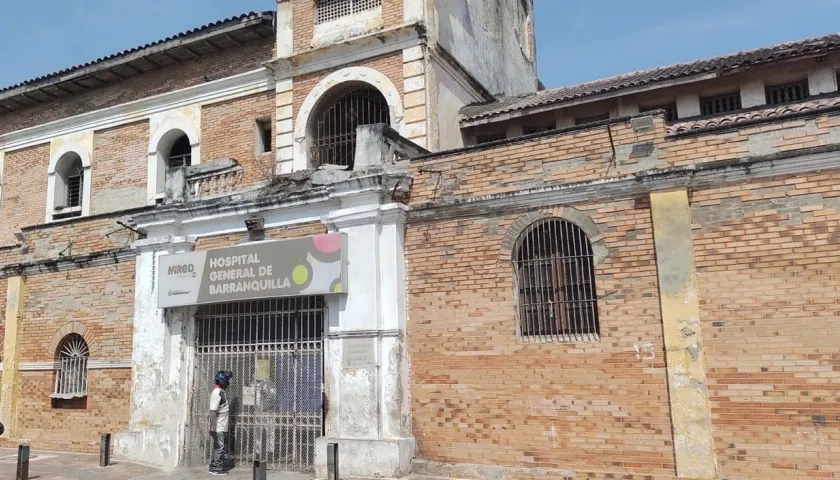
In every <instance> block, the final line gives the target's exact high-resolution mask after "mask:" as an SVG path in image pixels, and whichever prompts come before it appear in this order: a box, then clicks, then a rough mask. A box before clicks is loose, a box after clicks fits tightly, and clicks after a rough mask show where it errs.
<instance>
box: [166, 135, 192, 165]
mask: <svg viewBox="0 0 840 480" xmlns="http://www.w3.org/2000/svg"><path fill="white" fill-rule="evenodd" d="M166 162H167V167H168V168H178V167H189V166H190V165H191V164H192V145H190V139H189V138H188V137H187V136H186V135H183V134H182V135H181V136H180V137H178V139H177V140H175V143H173V144H172V148H170V149H169V155H167V159H166Z"/></svg>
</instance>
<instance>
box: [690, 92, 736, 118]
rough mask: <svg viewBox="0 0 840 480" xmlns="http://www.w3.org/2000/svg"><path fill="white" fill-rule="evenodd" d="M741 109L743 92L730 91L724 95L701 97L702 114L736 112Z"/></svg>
mask: <svg viewBox="0 0 840 480" xmlns="http://www.w3.org/2000/svg"><path fill="white" fill-rule="evenodd" d="M740 109H741V92H740V91H736V92H730V93H725V94H723V95H715V96H712V97H701V98H700V114H701V115H717V114H719V113H729V112H735V111H738V110H740Z"/></svg>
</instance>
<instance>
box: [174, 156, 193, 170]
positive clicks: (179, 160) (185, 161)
mask: <svg viewBox="0 0 840 480" xmlns="http://www.w3.org/2000/svg"><path fill="white" fill-rule="evenodd" d="M191 162H192V154H190V153H185V154H183V155H171V156H170V157H169V168H179V167H189V166H190V164H191Z"/></svg>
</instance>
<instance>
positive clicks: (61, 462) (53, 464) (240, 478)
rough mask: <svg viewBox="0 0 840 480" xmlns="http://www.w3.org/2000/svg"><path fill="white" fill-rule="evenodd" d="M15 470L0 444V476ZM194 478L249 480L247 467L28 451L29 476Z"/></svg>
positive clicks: (9, 478) (284, 476)
mask: <svg viewBox="0 0 840 480" xmlns="http://www.w3.org/2000/svg"><path fill="white" fill-rule="evenodd" d="M16 470H17V450H13V449H7V448H0V480H14V478H15V473H16ZM196 478H199V479H200V478H228V479H231V480H246V479H247V480H251V478H252V474H251V470H250V469H249V468H247V467H239V468H235V469H234V470H232V471H231V472H230V475H228V476H227V477H215V476H211V475H210V474H208V473H207V469H206V468H200V469H195V470H180V471H177V472H174V473H161V472H160V471H159V470H155V469H154V468H149V467H144V466H141V465H135V464H132V463H125V462H114V463H113V465H111V466H109V467H106V468H100V467H99V457H98V456H96V455H81V454H69V453H54V452H39V451H35V450H33V451H32V452H30V454H29V480H35V479H37V480H135V479H142V480H158V479H160V480H164V479H168V480H192V479H196ZM268 478H269V480H311V479H312V478H313V476H312V475H303V474H299V473H281V472H269V473H268Z"/></svg>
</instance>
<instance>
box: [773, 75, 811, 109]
mask: <svg viewBox="0 0 840 480" xmlns="http://www.w3.org/2000/svg"><path fill="white" fill-rule="evenodd" d="M764 93H765V95H766V98H767V103H768V104H769V105H779V104H781V103H790V102H801V101H803V100H807V99H808V97H810V96H811V94H810V92H809V91H808V80H807V79H806V80H802V81H800V82H793V83H786V84H784V85H772V86H768V87H767V88H765V89H764Z"/></svg>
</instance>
